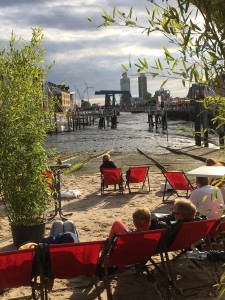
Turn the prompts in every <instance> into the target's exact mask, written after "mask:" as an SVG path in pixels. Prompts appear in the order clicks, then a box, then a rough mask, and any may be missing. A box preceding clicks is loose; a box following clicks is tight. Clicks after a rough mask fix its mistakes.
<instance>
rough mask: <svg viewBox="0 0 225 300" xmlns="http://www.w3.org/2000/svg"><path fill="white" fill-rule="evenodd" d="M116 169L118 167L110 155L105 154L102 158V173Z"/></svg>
mask: <svg viewBox="0 0 225 300" xmlns="http://www.w3.org/2000/svg"><path fill="white" fill-rule="evenodd" d="M113 168H116V165H115V164H114V162H113V161H112V160H111V157H110V155H109V154H104V155H103V156H102V164H101V166H100V172H101V173H102V169H113Z"/></svg>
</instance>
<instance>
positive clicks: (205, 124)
mask: <svg viewBox="0 0 225 300" xmlns="http://www.w3.org/2000/svg"><path fill="white" fill-rule="evenodd" d="M202 126H203V142H204V147H209V141H208V138H209V134H208V133H209V124H208V110H207V109H205V108H204V107H203V112H202Z"/></svg>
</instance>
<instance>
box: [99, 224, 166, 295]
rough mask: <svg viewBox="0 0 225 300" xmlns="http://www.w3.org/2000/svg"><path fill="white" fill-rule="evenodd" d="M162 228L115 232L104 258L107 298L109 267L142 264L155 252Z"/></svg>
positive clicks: (109, 292)
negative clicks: (122, 232)
mask: <svg viewBox="0 0 225 300" xmlns="http://www.w3.org/2000/svg"><path fill="white" fill-rule="evenodd" d="M164 232H165V230H164V229H159V230H149V231H142V232H129V233H125V234H117V235H116V236H115V238H114V240H113V242H112V243H111V244H110V246H109V249H108V251H107V253H106V255H105V258H104V269H105V284H106V290H107V297H108V299H111V298H112V294H111V289H110V281H109V268H110V267H117V268H121V267H125V266H130V265H134V264H144V265H145V263H146V262H147V261H148V260H149V258H150V257H151V256H153V255H154V254H155V253H156V249H157V247H158V244H159V241H160V238H161V236H162V234H163V233H164Z"/></svg>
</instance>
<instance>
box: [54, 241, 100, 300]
mask: <svg viewBox="0 0 225 300" xmlns="http://www.w3.org/2000/svg"><path fill="white" fill-rule="evenodd" d="M103 245H104V241H92V242H82V243H75V244H74V243H69V244H58V245H49V246H48V251H49V260H50V270H51V274H52V277H53V278H54V279H55V278H58V279H70V278H75V277H78V276H86V277H90V278H91V279H92V282H91V283H92V284H94V286H95V289H96V293H97V297H98V299H101V296H100V292H99V290H98V286H97V279H96V272H97V266H98V262H99V259H100V254H101V251H102V249H103Z"/></svg>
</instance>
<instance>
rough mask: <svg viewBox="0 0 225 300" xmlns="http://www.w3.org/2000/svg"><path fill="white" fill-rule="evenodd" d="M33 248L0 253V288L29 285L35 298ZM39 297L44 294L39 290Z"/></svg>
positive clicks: (42, 296) (42, 297)
mask: <svg viewBox="0 0 225 300" xmlns="http://www.w3.org/2000/svg"><path fill="white" fill-rule="evenodd" d="M35 251H36V250H35V249H25V250H14V251H7V252H1V253H0V290H3V289H5V288H15V287H21V286H30V287H31V288H32V296H33V299H36V297H35V292H34V289H33V286H32V285H33V284H32V279H33V277H34V276H35V274H32V267H33V258H34V254H35ZM41 299H44V294H43V292H41Z"/></svg>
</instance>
